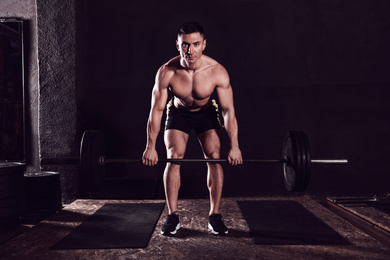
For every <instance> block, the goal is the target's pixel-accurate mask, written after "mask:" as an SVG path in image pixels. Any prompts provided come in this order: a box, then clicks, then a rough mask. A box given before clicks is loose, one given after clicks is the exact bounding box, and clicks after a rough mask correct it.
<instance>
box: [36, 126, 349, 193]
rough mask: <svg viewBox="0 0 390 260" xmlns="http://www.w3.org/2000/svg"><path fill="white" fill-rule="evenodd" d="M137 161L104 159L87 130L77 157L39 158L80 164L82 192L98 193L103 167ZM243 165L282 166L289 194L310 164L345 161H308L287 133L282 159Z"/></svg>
mask: <svg viewBox="0 0 390 260" xmlns="http://www.w3.org/2000/svg"><path fill="white" fill-rule="evenodd" d="M141 162H142V160H140V159H123V158H122V159H111V158H106V157H105V147H104V136H103V133H102V132H101V131H98V130H87V131H85V132H84V134H83V137H82V140H81V143H80V157H65V158H42V159H41V164H42V165H62V164H79V166H80V174H81V183H82V187H83V191H84V192H85V193H89V192H96V191H99V190H100V189H101V187H102V184H103V182H104V176H105V166H106V165H107V164H118V163H141ZM159 162H164V163H195V162H196V163H197V162H203V163H205V162H207V163H226V162H228V160H227V159H211V158H205V159H203V158H202V159H171V158H168V159H162V160H159ZM244 163H281V164H283V176H284V184H285V187H286V189H287V190H288V191H290V192H303V191H305V190H306V189H307V187H308V184H309V181H310V175H311V169H310V166H311V164H312V163H315V164H317V163H318V164H345V163H348V160H347V159H311V152H310V144H309V140H308V137H307V135H306V134H305V133H304V132H303V131H289V132H288V134H287V136H286V138H285V139H284V142H283V158H282V159H245V160H244Z"/></svg>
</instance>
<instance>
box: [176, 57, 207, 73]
mask: <svg viewBox="0 0 390 260" xmlns="http://www.w3.org/2000/svg"><path fill="white" fill-rule="evenodd" d="M180 64H181V66H182V67H183V68H184V69H186V70H188V71H193V72H195V71H197V70H199V69H201V68H202V65H203V59H202V57H200V58H199V59H198V60H197V61H196V63H192V64H190V63H187V62H185V60H181V61H180Z"/></svg>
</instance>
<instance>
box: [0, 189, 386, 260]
mask: <svg viewBox="0 0 390 260" xmlns="http://www.w3.org/2000/svg"><path fill="white" fill-rule="evenodd" d="M237 200H295V201H298V202H299V203H300V204H301V205H303V206H304V207H305V208H306V209H307V210H309V211H310V212H311V213H313V214H314V215H315V216H316V217H317V218H319V219H320V220H322V221H323V222H325V223H326V224H327V225H329V226H330V227H331V228H332V229H334V230H335V231H336V232H337V233H339V234H340V235H341V236H342V237H343V238H345V239H346V240H348V242H349V244H348V245H325V246H324V245H255V244H254V243H253V240H252V238H251V237H250V233H249V229H248V226H247V224H246V221H245V220H244V218H243V216H242V213H241V211H240V209H239V207H238V205H237ZM108 202H109V203H125V202H126V203H150V202H163V201H160V200H157V201H156V200H130V201H129V200H76V201H75V202H73V203H72V204H69V205H65V206H64V207H63V209H62V210H61V211H59V212H58V213H56V214H54V215H52V216H50V217H49V218H47V219H46V220H44V221H42V222H40V223H39V224H36V225H30V226H23V227H22V228H21V229H20V230H19V231H18V234H14V238H13V239H9V240H8V241H7V242H4V243H3V244H2V245H0V252H1V253H0V258H1V259H389V256H390V246H389V244H386V243H383V241H381V242H380V239H379V240H378V239H376V238H374V237H375V236H372V234H371V235H368V233H367V232H364V231H362V230H364V229H361V228H358V227H356V225H352V224H351V222H350V221H347V220H345V218H342V217H340V214H336V213H335V211H334V210H332V209H331V208H329V207H326V206H324V204H323V203H322V202H321V201H319V200H318V199H315V198H311V197H308V196H302V197H283V198H281V197H267V198H223V202H222V205H221V211H222V212H223V213H224V214H223V218H224V220H225V223H226V225H227V226H228V227H229V232H230V233H229V235H228V236H224V237H221V236H214V235H211V234H209V233H208V230H207V215H208V206H209V202H208V200H206V199H204V200H203V199H196V200H195V199H194V200H181V201H180V205H179V207H180V220H181V225H182V229H181V230H180V231H179V233H178V234H177V235H176V236H175V237H164V236H161V235H160V234H159V232H160V228H161V226H162V225H163V223H164V221H165V218H166V215H167V210H166V208H165V209H164V211H163V213H162V214H161V217H160V219H159V221H158V223H157V227H156V229H155V231H154V233H153V235H152V237H151V240H150V242H149V245H148V247H147V248H140V249H110V250H107V249H104V250H103V249H98V250H94V249H93V250H92V249H88V250H50V249H49V248H50V247H51V246H53V245H54V244H56V243H57V242H58V241H59V240H60V239H61V238H63V237H64V236H66V235H67V234H68V233H69V232H70V231H71V230H72V229H74V228H75V227H76V226H78V225H79V224H80V223H82V222H83V220H84V219H85V218H87V217H88V216H89V215H92V214H93V213H94V212H96V210H98V209H99V208H100V207H101V206H103V205H104V204H105V203H108ZM359 208H360V207H354V214H355V215H358V214H359ZM361 210H362V212H363V214H364V215H366V216H367V218H369V219H371V221H373V222H375V221H377V223H376V224H375V226H377V227H378V226H382V229H383V230H384V232H385V233H386V232H387V231H389V230H390V229H389V228H390V225H389V224H390V223H389V222H390V217H389V215H387V214H385V213H381V212H380V211H376V210H375V209H373V208H371V209H368V208H366V207H361ZM359 219H362V218H361V217H359ZM386 230H387V231H386ZM389 232H390V231H389ZM389 234H390V233H389Z"/></svg>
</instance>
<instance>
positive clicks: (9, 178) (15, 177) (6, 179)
mask: <svg viewBox="0 0 390 260" xmlns="http://www.w3.org/2000/svg"><path fill="white" fill-rule="evenodd" d="M21 180H22V179H21V176H20V174H3V175H1V176H0V183H10V182H11V183H13V182H20V181H21Z"/></svg>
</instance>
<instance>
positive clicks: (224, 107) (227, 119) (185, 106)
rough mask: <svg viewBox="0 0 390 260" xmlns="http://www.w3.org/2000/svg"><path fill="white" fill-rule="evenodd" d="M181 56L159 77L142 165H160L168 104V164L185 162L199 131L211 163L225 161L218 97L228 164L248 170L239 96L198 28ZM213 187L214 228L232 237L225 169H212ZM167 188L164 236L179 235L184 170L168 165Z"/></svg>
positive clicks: (189, 28)
mask: <svg viewBox="0 0 390 260" xmlns="http://www.w3.org/2000/svg"><path fill="white" fill-rule="evenodd" d="M176 47H177V50H178V51H179V52H180V55H179V56H177V57H174V58H173V59H171V60H170V61H168V62H167V63H166V64H164V65H162V66H161V67H160V69H159V70H158V72H157V75H156V79H155V85H154V87H153V92H152V102H151V110H150V114H149V119H148V123H147V143H146V148H145V151H144V153H143V157H142V162H143V164H145V165H148V166H153V165H155V164H156V163H157V162H158V155H157V152H156V149H155V145H156V139H157V135H158V133H159V131H160V125H161V118H162V115H163V111H164V108H165V106H166V103H167V101H168V100H167V99H168V91H171V92H172V94H173V96H174V97H173V98H172V100H171V101H169V103H168V105H167V120H166V126H165V133H164V142H165V146H166V150H167V157H168V158H183V157H184V154H185V151H186V146H187V141H188V138H189V134H190V131H191V129H194V130H195V132H196V134H197V137H198V139H199V142H200V144H201V147H202V150H203V154H204V157H205V158H220V147H221V134H222V130H221V125H220V121H219V115H218V105H217V104H216V102H215V101H214V100H212V99H211V95H212V94H213V93H214V92H216V95H217V98H218V101H219V108H220V109H221V113H222V116H223V119H224V127H225V129H226V132H227V134H228V136H229V140H230V151H229V153H228V157H227V159H228V162H229V163H230V164H231V165H238V164H242V156H241V151H240V149H239V145H238V127H237V120H236V116H235V111H234V105H233V91H232V87H231V86H230V80H229V75H228V73H227V71H226V69H225V68H224V67H223V66H222V65H221V64H219V63H218V62H217V61H215V60H214V59H212V58H210V57H208V56H206V55H203V51H204V49H205V48H206V39H205V35H204V32H203V28H202V26H201V25H200V24H198V23H186V24H183V25H182V26H181V27H180V29H179V32H178V35H177V40H176ZM207 168H208V175H207V185H208V188H209V192H210V212H209V224H208V227H209V229H210V230H211V232H212V233H213V234H217V235H218V234H219V235H224V234H227V233H228V229H227V227H226V226H225V225H224V223H223V220H222V217H221V214H219V206H220V202H221V196H222V187H223V169H222V166H221V165H220V164H219V163H207ZM164 188H165V196H166V203H167V207H168V213H169V215H168V218H167V220H166V222H165V224H164V226H163V228H162V230H161V234H163V235H174V234H176V232H177V230H178V229H179V228H180V223H179V217H178V215H177V212H178V207H177V201H178V193H179V188H180V164H179V163H167V165H166V168H165V171H164Z"/></svg>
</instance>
